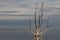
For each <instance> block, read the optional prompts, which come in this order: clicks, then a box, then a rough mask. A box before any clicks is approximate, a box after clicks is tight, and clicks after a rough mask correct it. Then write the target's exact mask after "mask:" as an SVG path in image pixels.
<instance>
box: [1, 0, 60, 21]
mask: <svg viewBox="0 0 60 40" xmlns="http://www.w3.org/2000/svg"><path fill="white" fill-rule="evenodd" d="M36 3H38V9H40V7H41V3H42V0H0V20H6V19H19V18H21V19H24V18H26V17H23V18H22V17H20V16H19V15H34V8H35V4H36ZM43 3H44V15H49V16H50V15H60V0H43Z"/></svg>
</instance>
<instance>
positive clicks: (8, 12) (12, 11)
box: [0, 11, 21, 13]
mask: <svg viewBox="0 0 60 40" xmlns="http://www.w3.org/2000/svg"><path fill="white" fill-rule="evenodd" d="M17 12H21V11H0V13H17Z"/></svg>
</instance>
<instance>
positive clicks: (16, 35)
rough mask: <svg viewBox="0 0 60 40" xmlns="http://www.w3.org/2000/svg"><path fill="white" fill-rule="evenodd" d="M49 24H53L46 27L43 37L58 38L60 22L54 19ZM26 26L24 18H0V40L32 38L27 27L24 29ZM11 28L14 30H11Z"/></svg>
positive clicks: (54, 39)
mask: <svg viewBox="0 0 60 40" xmlns="http://www.w3.org/2000/svg"><path fill="white" fill-rule="evenodd" d="M32 23H33V22H32ZM50 24H53V25H54V26H53V27H51V28H48V31H47V33H46V34H45V35H44V38H45V39H46V40H60V25H59V24H60V22H59V21H55V22H50ZM28 26H29V25H28V22H27V21H24V20H22V21H21V20H18V21H17V20H15V21H13V20H5V21H4V20H3V21H2V20H0V40H33V35H32V33H31V32H29V31H28V29H24V28H27V27H28ZM12 28H13V29H16V30H12ZM21 28H22V29H21ZM10 29H11V30H10Z"/></svg>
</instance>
